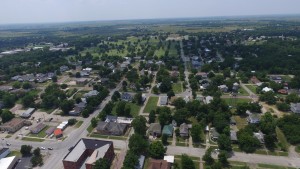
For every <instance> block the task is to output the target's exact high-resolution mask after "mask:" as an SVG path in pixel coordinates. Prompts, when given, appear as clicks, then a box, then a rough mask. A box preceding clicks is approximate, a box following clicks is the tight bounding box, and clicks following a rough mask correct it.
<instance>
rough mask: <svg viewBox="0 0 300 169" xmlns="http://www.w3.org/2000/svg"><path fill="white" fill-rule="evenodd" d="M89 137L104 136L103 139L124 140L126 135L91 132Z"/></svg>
mask: <svg viewBox="0 0 300 169" xmlns="http://www.w3.org/2000/svg"><path fill="white" fill-rule="evenodd" d="M90 137H95V138H104V139H113V140H126V139H127V137H124V136H108V135H101V134H98V133H92V134H91V135H90Z"/></svg>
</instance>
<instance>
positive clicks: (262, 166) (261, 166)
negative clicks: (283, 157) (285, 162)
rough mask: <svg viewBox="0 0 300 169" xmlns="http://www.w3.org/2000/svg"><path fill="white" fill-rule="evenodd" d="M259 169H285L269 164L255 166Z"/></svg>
mask: <svg viewBox="0 0 300 169" xmlns="http://www.w3.org/2000/svg"><path fill="white" fill-rule="evenodd" d="M257 166H258V167H260V168H270V169H285V168H286V167H283V166H278V165H271V164H257Z"/></svg>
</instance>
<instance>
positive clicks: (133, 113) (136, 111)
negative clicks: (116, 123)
mask: <svg viewBox="0 0 300 169" xmlns="http://www.w3.org/2000/svg"><path fill="white" fill-rule="evenodd" d="M127 104H129V105H130V114H131V116H132V117H136V116H138V115H139V111H140V109H141V106H139V105H136V104H134V103H131V102H127ZM116 105H117V103H116V104H115V106H114V108H113V110H112V114H114V115H116V114H117V113H116V107H117V106H116Z"/></svg>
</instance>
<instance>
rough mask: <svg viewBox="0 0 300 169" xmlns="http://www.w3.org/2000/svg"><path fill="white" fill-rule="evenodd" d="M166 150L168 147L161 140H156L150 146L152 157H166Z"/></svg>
mask: <svg viewBox="0 0 300 169" xmlns="http://www.w3.org/2000/svg"><path fill="white" fill-rule="evenodd" d="M165 152H166V149H165V148H164V145H163V144H162V142H160V141H154V142H152V143H151V144H150V146H149V155H150V157H151V158H155V159H162V158H163V157H164V154H165Z"/></svg>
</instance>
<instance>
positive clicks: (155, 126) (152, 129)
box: [148, 123, 161, 137]
mask: <svg viewBox="0 0 300 169" xmlns="http://www.w3.org/2000/svg"><path fill="white" fill-rule="evenodd" d="M148 133H149V134H150V135H151V136H154V137H158V136H160V135H161V125H160V124H159V123H151V124H150V126H149V129H148Z"/></svg>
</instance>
